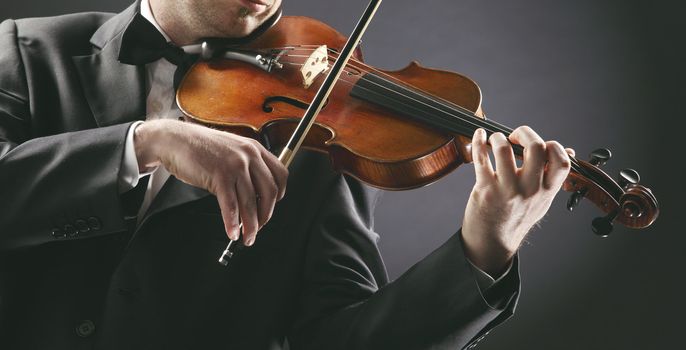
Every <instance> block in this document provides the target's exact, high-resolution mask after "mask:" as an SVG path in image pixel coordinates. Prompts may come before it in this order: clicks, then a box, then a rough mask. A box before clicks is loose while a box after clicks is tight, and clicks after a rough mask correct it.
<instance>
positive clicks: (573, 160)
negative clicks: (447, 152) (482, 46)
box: [282, 61, 580, 172]
mask: <svg viewBox="0 0 686 350" xmlns="http://www.w3.org/2000/svg"><path fill="white" fill-rule="evenodd" d="M282 63H286V64H290V65H295V66H303V65H304V64H303V63H296V62H287V61H283V62H282ZM339 80H340V81H341V82H343V83H346V84H349V85H351V86H355V83H354V82H352V81H348V80H345V79H344V78H343V76H342V77H341V78H339ZM369 83H370V84H374V85H376V86H378V87H379V88H382V89H386V90H388V91H390V92H392V93H395V94H400V93H398V92H396V91H393V90H390V89H389V88H387V87H385V86H383V85H380V84H378V83H376V82H373V81H369ZM358 88H359V89H360V90H363V91H369V92H372V91H370V90H369V89H367V88H365V87H361V86H358ZM400 95H401V96H403V97H404V98H407V99H411V100H413V101H414V102H416V103H419V104H423V105H425V106H426V107H428V108H433V109H436V110H439V109H437V108H435V107H434V106H432V105H429V104H426V103H425V102H423V101H420V100H417V99H414V98H413V97H411V96H406V95H402V94H400ZM439 118H440V117H439ZM455 118H456V119H460V120H462V121H464V122H466V123H469V124H471V125H472V126H474V127H477V128H478V127H481V126H479V125H476V124H474V123H473V122H472V121H470V120H464V119H463V118H460V117H459V116H456V117H455ZM479 119H480V118H479ZM465 136H467V135H465ZM570 160H571V161H572V167H573V168H574V170H577V172H579V167H580V166H579V165H578V164H577V162H576V161H575V159H573V157H571V156H570Z"/></svg>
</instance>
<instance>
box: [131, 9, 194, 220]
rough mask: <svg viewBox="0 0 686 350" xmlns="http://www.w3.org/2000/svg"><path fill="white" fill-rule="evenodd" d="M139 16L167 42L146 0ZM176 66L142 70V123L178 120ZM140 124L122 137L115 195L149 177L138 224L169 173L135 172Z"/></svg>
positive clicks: (161, 170) (157, 64)
mask: <svg viewBox="0 0 686 350" xmlns="http://www.w3.org/2000/svg"><path fill="white" fill-rule="evenodd" d="M141 15H142V16H143V17H144V18H145V19H147V20H148V21H150V23H152V24H153V25H154V26H155V28H157V30H159V31H160V33H162V35H163V36H164V38H165V39H167V41H171V40H170V39H169V36H168V35H167V34H166V33H165V32H164V31H163V30H162V28H160V26H159V24H158V23H157V21H155V18H154V16H153V14H152V11H151V10H150V3H149V0H143V1H141ZM175 71H176V66H175V65H174V64H172V63H170V62H169V61H167V60H166V59H164V58H161V59H159V60H157V61H155V62H151V63H149V64H147V65H146V66H145V87H146V91H147V99H146V103H145V111H146V114H147V115H146V117H145V120H154V119H163V118H169V119H176V118H178V117H180V116H181V115H182V114H181V111H180V110H179V106H178V105H177V104H176V98H175V91H174V72H175ZM142 123H143V122H142V121H139V122H136V123H134V124H133V125H132V126H131V128H129V132H128V134H127V136H126V143H125V148H124V160H123V162H124V164H122V175H121V178H120V181H119V191H120V193H121V192H126V191H128V190H130V189H132V188H134V187H136V185H138V181H139V179H141V178H142V177H144V176H148V175H150V179H149V180H148V189H147V190H146V191H145V196H144V197H143V203H142V205H141V207H140V209H139V211H138V223H139V224H140V220H141V219H142V218H143V217H144V214H145V212H146V211H147V210H148V208H149V207H150V204H151V203H152V200H153V199H154V198H155V196H157V193H159V191H160V189H161V188H162V186H163V185H164V183H165V182H166V181H167V179H168V178H169V172H168V171H167V169H165V168H164V166H159V167H157V168H156V169H154V170H152V171H151V172H148V173H143V174H141V173H140V172H139V170H138V160H137V158H136V152H135V149H134V144H133V132H134V130H135V129H136V127H138V125H140V124H142Z"/></svg>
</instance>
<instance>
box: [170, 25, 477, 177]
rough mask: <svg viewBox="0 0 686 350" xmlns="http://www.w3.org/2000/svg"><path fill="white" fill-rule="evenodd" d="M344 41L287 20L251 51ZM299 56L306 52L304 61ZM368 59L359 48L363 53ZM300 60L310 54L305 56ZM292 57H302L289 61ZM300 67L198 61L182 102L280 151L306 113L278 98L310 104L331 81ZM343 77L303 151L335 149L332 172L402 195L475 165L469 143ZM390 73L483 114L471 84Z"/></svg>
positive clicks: (413, 68)
mask: <svg viewBox="0 0 686 350" xmlns="http://www.w3.org/2000/svg"><path fill="white" fill-rule="evenodd" d="M345 41H346V38H345V37H344V36H343V35H341V34H339V33H338V32H336V31H335V30H334V29H332V28H331V27H329V26H327V25H325V24H323V23H321V22H317V21H315V20H313V19H309V18H306V17H284V18H282V19H281V20H280V21H279V22H278V23H277V24H276V25H275V26H274V27H272V28H271V29H270V30H268V31H267V32H266V33H265V34H264V35H263V36H261V37H260V38H259V39H257V40H256V41H254V42H253V43H251V44H250V45H249V47H247V48H249V49H261V48H279V47H288V46H296V45H314V46H320V45H326V46H327V47H328V48H331V49H334V50H339V49H340V48H341V47H342V46H343V45H344V44H345ZM298 56H301V55H298ZM355 56H356V58H357V59H358V60H361V59H362V57H361V52H360V51H359V50H358V51H357V52H356V55H355ZM297 58H298V59H295V61H300V60H302V59H303V58H302V57H297ZM285 60H286V61H294V59H285ZM299 68H300V67H299V66H297V65H287V64H285V65H284V67H283V68H281V69H275V70H273V71H272V72H265V71H263V70H261V69H259V68H257V67H255V66H253V65H250V64H248V63H244V62H239V61H232V60H218V61H208V62H200V63H198V64H196V65H195V66H194V67H193V68H192V70H191V71H190V72H189V73H188V75H187V76H186V78H185V79H184V80H183V82H182V84H181V86H180V90H179V94H178V104H179V106H180V107H181V110H182V111H183V112H184V114H185V115H186V116H187V117H188V118H190V119H192V120H193V121H195V122H198V123H201V124H205V125H209V126H212V127H215V128H219V129H222V130H225V131H229V132H232V133H236V134H239V135H242V136H247V137H252V138H254V139H257V140H260V141H262V142H263V143H264V144H266V145H269V146H270V147H272V148H280V147H282V146H283V145H285V143H286V142H287V141H288V138H289V137H290V135H291V134H292V132H293V130H294V129H295V126H296V124H297V123H298V121H299V119H300V117H301V116H302V114H303V112H304V109H303V108H300V107H297V106H295V105H293V104H289V103H285V102H281V101H279V100H272V102H271V103H269V106H268V107H271V108H269V109H268V110H267V111H266V110H265V108H264V105H265V102H266V101H270V99H274V98H275V97H288V98H289V99H292V100H297V101H300V102H302V104H308V103H309V101H311V100H312V98H313V96H314V94H315V93H316V92H317V89H318V87H319V84H321V82H322V80H323V79H319V80H317V81H315V82H314V83H313V84H312V85H311V86H309V87H307V88H306V87H304V86H303V78H302V75H301V72H300V69H299ZM348 70H349V72H348V73H346V72H344V73H343V74H344V75H345V77H344V78H343V79H344V81H341V82H339V84H337V85H336V87H335V88H334V91H333V92H332V94H331V97H330V98H329V101H328V102H327V104H326V106H325V107H324V108H323V109H322V111H321V113H320V114H319V116H318V117H317V120H316V122H315V125H314V126H313V127H312V129H311V130H310V132H309V133H308V135H307V137H306V139H305V141H304V143H303V147H306V148H309V149H312V150H317V151H320V152H325V153H328V154H329V155H330V157H331V161H332V164H333V167H334V169H336V170H337V171H340V172H343V173H347V174H349V175H351V176H353V177H356V178H358V179H359V180H361V181H363V182H365V183H368V184H370V185H373V186H376V187H379V188H383V189H387V190H404V189H410V188H415V187H419V186H423V185H427V184H430V183H432V182H434V181H436V180H438V179H439V178H441V177H442V176H444V175H446V174H448V173H450V172H451V171H453V170H454V169H455V168H456V167H457V166H459V165H460V164H462V163H463V162H470V161H471V152H470V151H469V150H468V147H467V146H468V144H469V142H470V139H469V138H466V137H464V136H461V135H454V134H450V133H446V132H441V131H438V130H435V129H433V128H430V127H427V126H426V125H422V124H421V123H419V122H416V121H413V120H410V119H407V118H398V115H397V114H396V113H394V112H392V111H389V110H387V109H384V108H381V107H378V106H376V105H373V104H371V103H368V102H365V101H363V100H360V99H358V98H355V97H352V96H351V89H352V88H353V86H355V84H357V82H358V79H360V77H362V76H363V72H361V71H359V70H358V71H355V68H354V66H353V67H350V68H349V69H348ZM384 73H385V74H387V75H389V76H392V77H394V78H396V79H397V80H399V81H402V82H405V83H407V84H409V85H412V86H414V87H416V88H418V89H421V90H423V91H426V92H429V93H431V94H433V95H435V96H437V97H440V98H442V99H444V100H446V101H450V102H453V103H455V104H457V105H460V106H463V107H465V108H467V109H469V110H470V111H472V112H475V113H478V114H480V113H481V112H480V104H481V92H480V90H479V87H478V86H477V85H476V83H474V82H473V81H472V80H470V79H468V78H466V77H464V76H462V75H460V74H457V73H452V72H447V71H440V70H433V69H427V68H422V67H420V66H419V65H418V64H417V63H415V62H413V63H411V64H410V65H409V66H408V67H406V68H405V69H402V70H399V71H394V72H390V71H384Z"/></svg>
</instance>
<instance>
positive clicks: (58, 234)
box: [50, 227, 67, 238]
mask: <svg viewBox="0 0 686 350" xmlns="http://www.w3.org/2000/svg"><path fill="white" fill-rule="evenodd" d="M50 234H52V237H54V238H64V237H66V236H67V234H66V233H64V231H62V229H61V228H59V227H55V228H53V229H52V232H50Z"/></svg>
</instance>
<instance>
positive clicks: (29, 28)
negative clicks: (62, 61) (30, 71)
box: [2, 12, 115, 51]
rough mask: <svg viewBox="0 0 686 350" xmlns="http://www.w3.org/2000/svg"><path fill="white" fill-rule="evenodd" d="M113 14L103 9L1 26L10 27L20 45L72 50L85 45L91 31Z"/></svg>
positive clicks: (28, 19) (82, 47)
mask: <svg viewBox="0 0 686 350" xmlns="http://www.w3.org/2000/svg"><path fill="white" fill-rule="evenodd" d="M114 15H115V14H114V13H107V12H81V13H72V14H67V15H61V16H54V17H34V18H23V19H17V20H6V21H5V22H4V23H2V25H3V26H14V28H13V29H14V31H15V33H16V36H17V42H18V43H20V44H21V45H25V46H32V47H58V48H61V49H66V50H67V51H73V50H82V49H84V48H87V47H89V46H90V45H89V42H90V38H91V37H92V36H93V34H94V33H95V32H96V31H97V30H98V28H100V27H101V26H102V25H103V24H104V23H105V22H107V21H108V20H110V19H111V18H112V17H113V16H114Z"/></svg>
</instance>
